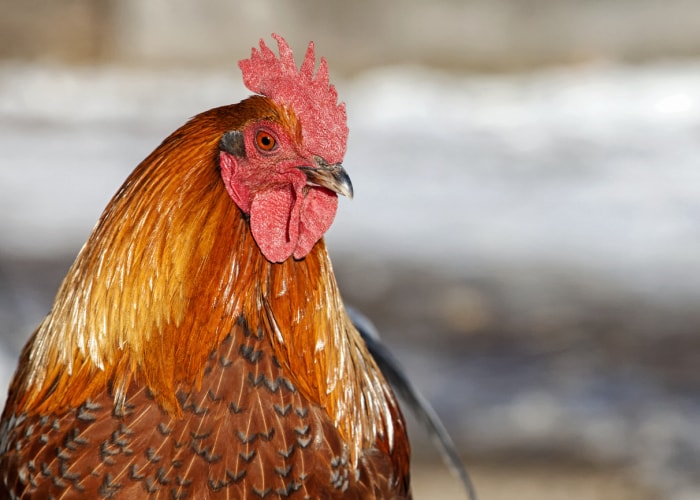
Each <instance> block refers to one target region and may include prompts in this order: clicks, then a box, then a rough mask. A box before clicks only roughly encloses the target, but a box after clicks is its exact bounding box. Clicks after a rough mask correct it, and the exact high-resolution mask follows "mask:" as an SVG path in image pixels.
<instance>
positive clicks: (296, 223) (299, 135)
mask: <svg viewBox="0 0 700 500" xmlns="http://www.w3.org/2000/svg"><path fill="white" fill-rule="evenodd" d="M273 37H274V38H275V39H276V40H277V42H278V47H279V57H277V56H276V55H275V54H274V52H272V50H270V49H269V48H268V47H267V46H266V45H265V43H264V42H263V41H262V40H261V41H260V50H257V49H253V52H252V55H251V57H250V59H245V60H243V61H241V62H240V63H239V66H240V68H241V70H242V72H243V80H244V82H245V84H246V86H247V87H248V88H249V89H250V90H252V91H253V92H256V93H258V94H259V95H257V96H252V97H250V98H249V99H248V100H247V101H248V102H246V101H244V102H243V103H241V104H244V105H249V106H252V107H255V108H256V113H253V114H251V116H254V117H255V118H254V119H251V120H250V121H248V122H246V123H244V124H243V125H242V127H240V128H237V129H234V130H229V131H227V132H226V133H224V134H223V136H222V137H221V141H220V143H219V150H220V152H219V164H220V167H221V176H222V179H223V181H224V185H225V186H226V190H227V192H228V194H229V196H230V197H231V199H232V200H233V201H234V202H235V203H236V205H237V206H238V208H240V209H241V211H242V212H243V213H245V214H247V215H248V216H249V218H250V219H249V220H250V228H251V232H252V234H253V237H254V238H255V241H256V243H257V244H258V247H259V248H260V250H261V252H262V253H263V255H264V256H265V257H266V258H267V259H268V260H270V261H271V262H282V261H285V260H287V259H288V258H289V257H290V256H293V257H294V258H295V259H301V258H303V257H305V256H306V255H307V254H308V253H309V252H310V251H311V249H312V248H313V246H314V245H315V244H316V242H317V241H318V240H319V239H321V237H322V236H323V234H324V233H325V232H326V231H327V230H328V228H329V227H330V225H331V223H332V222H333V218H334V217H335V212H336V208H337V204H338V198H337V195H338V194H342V195H345V196H348V197H352V194H353V191H352V183H351V182H350V178H349V177H348V175H347V173H346V172H345V170H344V169H343V166H342V164H341V162H342V159H343V156H344V154H345V146H346V142H347V135H348V127H347V123H346V115H345V105H344V104H338V102H337V99H338V95H337V92H336V90H335V88H334V87H333V85H331V84H329V82H328V68H327V66H326V62H325V59H323V58H322V59H321V63H320V66H319V69H318V71H317V72H316V74H314V66H315V57H314V48H313V43H310V44H309V48H308V50H307V52H306V56H305V58H304V62H303V63H302V65H301V68H299V69H297V67H296V64H295V63H294V59H293V56H292V51H291V49H290V48H289V46H288V45H287V43H286V42H285V40H284V39H283V38H282V37H280V36H278V35H273Z"/></svg>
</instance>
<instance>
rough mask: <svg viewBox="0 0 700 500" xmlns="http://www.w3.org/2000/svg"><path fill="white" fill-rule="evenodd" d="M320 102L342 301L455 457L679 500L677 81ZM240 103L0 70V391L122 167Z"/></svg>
mask: <svg viewBox="0 0 700 500" xmlns="http://www.w3.org/2000/svg"><path fill="white" fill-rule="evenodd" d="M338 88H339V93H340V95H341V97H342V98H343V99H344V100H345V101H346V102H347V103H348V113H349V120H350V129H351V135H350V141H349V149H348V154H347V156H346V161H345V165H346V167H347V169H348V171H349V172H350V174H351V177H352V179H353V183H354V185H355V192H356V197H355V199H354V200H353V201H352V202H347V201H342V202H341V206H340V209H339V214H338V217H337V219H336V222H335V225H334V227H333V228H332V229H331V231H330V233H329V237H328V241H329V245H330V247H331V251H332V254H333V255H335V256H336V258H335V259H334V260H335V266H336V270H337V271H338V274H339V277H340V278H339V279H340V280H341V286H344V287H345V288H346V289H347V292H346V295H347V296H348V297H350V298H351V299H353V300H354V301H355V302H357V303H359V304H360V305H361V306H363V307H364V308H365V309H370V310H373V312H374V313H375V318H376V314H380V315H381V316H380V317H379V318H376V319H377V320H378V323H380V326H381V327H382V329H383V330H384V331H385V332H386V334H387V337H388V339H389V340H390V342H391V343H392V345H394V346H396V349H397V350H398V351H399V353H400V354H401V356H402V358H403V359H404V360H405V362H406V364H407V366H408V367H409V370H410V371H411V373H412V374H413V375H414V376H415V377H416V379H417V380H418V382H419V385H421V386H422V387H423V388H424V389H425V390H426V392H427V393H428V394H429V395H430V398H431V399H432V400H433V401H434V402H435V404H436V405H437V407H438V410H439V411H440V412H441V413H443V414H445V416H446V420H447V422H448V424H449V426H450V428H451V429H453V432H454V433H455V434H456V435H455V437H456V439H457V441H458V442H459V443H460V444H461V445H462V446H463V447H464V449H465V450H466V451H467V452H470V453H475V454H479V453H483V454H489V453H498V452H509V451H512V450H517V451H518V452H520V453H532V454H535V455H536V454H541V453H559V454H566V453H570V454H574V455H577V456H579V457H580V456H582V457H584V459H585V460H591V461H594V462H603V463H614V464H623V465H629V466H631V467H632V468H633V471H634V473H635V474H637V476H638V478H639V481H640V482H642V483H645V484H650V485H651V486H653V487H655V488H659V489H661V491H663V493H664V495H666V496H665V497H666V498H676V499H679V500H680V499H685V498H697V496H698V495H700V478H699V477H698V476H697V471H698V470H700V437H699V436H700V433H698V429H700V377H699V376H698V374H697V370H696V369H694V368H695V367H697V365H698V363H700V351H698V349H699V348H700V340H698V339H697V338H696V337H697V335H696V334H695V332H696V331H697V327H698V326H700V308H698V307H696V306H695V304H698V303H700V160H699V158H700V63H697V62H668V63H659V64H655V65H651V66H642V67H634V68H632V67H618V66H614V65H597V66H586V67H581V68H568V69H558V70H549V71H543V72H538V73H534V74H527V75H516V76H476V75H471V76H454V75H448V74H442V73H434V72H429V71H427V70H424V69H420V68H392V69H383V70H378V71H376V72H373V73H371V74H365V75H363V76H361V77H358V78H357V79H355V80H353V81H346V82H341V83H340V84H339V85H338ZM245 95H247V91H246V90H245V89H243V87H242V85H241V84H240V83H239V75H238V70H237V69H236V68H235V67H233V66H232V68H231V70H230V72H227V73H220V74H193V73H191V72H187V71H175V70H167V71H159V72H156V71H145V70H136V69H125V68H111V67H107V68H97V69H96V68H83V69H74V68H73V69H65V68H61V67H42V66H21V65H5V66H0V347H3V348H2V349H0V386H2V387H4V386H5V385H6V384H7V383H8V381H9V378H10V376H11V372H12V369H13V366H14V359H15V358H16V355H17V350H18V349H19V347H20V346H21V344H22V343H23V341H24V338H26V336H27V335H28V334H29V331H30V330H31V329H32V328H33V326H34V325H35V324H36V322H37V321H38V320H39V319H40V318H41V316H42V315H43V314H44V313H45V311H46V310H47V308H48V306H49V303H50V296H51V294H52V293H53V291H54V290H55V286H56V283H55V281H56V280H57V279H58V277H59V276H60V273H59V274H57V275H56V276H57V277H56V278H53V277H51V279H49V278H47V276H49V275H51V273H52V272H53V273H54V274H56V271H55V268H56V267H58V269H63V268H62V267H61V266H65V265H67V262H68V260H66V259H67V258H68V256H70V255H74V254H75V252H76V251H77V249H78V248H79V246H80V245H81V244H82V242H83V241H84V239H85V238H86V237H87V235H88V233H89V231H90V229H91V227H92V225H93V224H94V222H95V221H96V219H97V217H98V216H99V214H100V212H101V210H102V208H103V207H104V205H105V204H106V202H107V201H108V199H109V198H110V196H111V195H112V194H113V193H114V191H115V190H116V189H117V187H118V186H119V185H120V183H121V182H122V181H123V179H124V178H125V177H126V175H127V174H128V173H129V172H130V170H131V169H132V168H133V167H134V166H135V165H136V164H137V163H138V162H139V161H140V160H141V159H142V158H143V157H144V156H145V155H146V154H148V153H149V152H150V151H151V150H152V149H153V148H154V147H155V146H156V145H157V144H158V143H159V141H160V140H162V139H163V138H164V137H165V136H166V135H167V134H168V133H169V132H170V131H172V130H173V129H174V128H175V127H177V126H178V125H179V124H181V123H182V122H183V120H184V119H186V118H187V117H189V116H191V115H194V114H196V113H197V112H199V111H202V110H204V109H208V108H210V107H213V106H216V105H220V104H224V103H228V102H235V101H237V100H239V99H241V98H242V97H244V96H245ZM54 260H55V261H56V262H57V264H56V265H55V266H53V267H50V266H49V267H50V269H54V270H53V271H50V270H49V271H46V269H45V268H46V262H51V261H54ZM34 262H36V263H43V264H42V265H43V266H44V267H42V268H41V270H38V271H37V270H35V271H32V269H36V268H33V267H32V266H33V264H32V263H34ZM37 265H38V264H37ZM44 271H46V272H44ZM28 277H31V279H30V278H28ZM47 280H48V281H49V282H50V284H49V285H46V281H47ZM38 284H41V286H43V287H44V288H41V287H40V286H39V285H38ZM46 286H48V288H49V289H48V292H47V291H46ZM40 288H41V290H40ZM387 318H392V319H387ZM435 333H442V336H441V337H439V338H440V339H442V340H441V342H440V343H434V342H433V340H432V339H433V338H435V337H434V335H435ZM421 336H422V339H421ZM403 337H405V338H403ZM426 337H427V338H426ZM404 340H405V342H404ZM455 394H458V395H459V397H455ZM2 397H4V395H3V396H0V398H2Z"/></svg>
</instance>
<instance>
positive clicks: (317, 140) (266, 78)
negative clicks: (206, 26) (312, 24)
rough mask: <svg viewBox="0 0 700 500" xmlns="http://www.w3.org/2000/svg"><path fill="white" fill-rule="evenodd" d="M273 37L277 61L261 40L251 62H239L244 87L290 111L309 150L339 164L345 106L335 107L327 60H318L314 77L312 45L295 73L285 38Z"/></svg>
mask: <svg viewBox="0 0 700 500" xmlns="http://www.w3.org/2000/svg"><path fill="white" fill-rule="evenodd" d="M272 37H273V38H274V39H275V40H277V47H278V49H279V53H280V55H279V58H278V57H277V56H276V55H275V53H274V52H272V50H270V49H269V48H268V47H267V46H266V45H265V42H264V41H263V40H262V39H261V40H260V50H258V49H256V48H253V51H252V54H251V56H250V59H243V60H242V61H240V62H239V63H238V66H239V67H240V68H241V71H242V72H243V82H244V83H245V86H246V87H248V89H250V90H251V91H253V92H256V93H258V94H262V95H264V96H266V97H269V98H270V99H272V100H273V101H277V102H278V103H281V104H284V105H285V106H287V107H288V108H290V109H291V110H292V111H293V112H294V114H295V115H296V117H297V119H298V120H299V122H300V123H301V130H302V136H303V139H304V144H305V145H306V147H307V148H308V150H309V151H310V152H311V153H313V154H316V155H318V156H321V157H322V158H323V159H324V160H326V161H327V162H328V163H340V162H341V161H342V160H343V156H344V155H345V144H346V142H347V139H348V126H347V118H346V115H345V104H343V103H341V104H338V93H337V92H336V90H335V87H334V86H333V85H331V84H330V83H329V82H328V66H327V64H326V59H325V58H323V57H322V58H321V63H320V64H319V67H318V71H317V72H316V75H315V77H314V66H315V64H316V57H315V55H314V43H313V42H310V43H309V48H308V49H307V50H306V55H305V56H304V62H303V63H302V64H301V68H299V70H297V67H296V64H295V63H294V58H293V57H292V49H290V48H289V45H287V42H286V41H285V40H284V38H282V37H281V36H279V35H276V34H274V33H273V34H272Z"/></svg>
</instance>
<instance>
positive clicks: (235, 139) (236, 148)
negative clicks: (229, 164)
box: [219, 130, 246, 158]
mask: <svg viewBox="0 0 700 500" xmlns="http://www.w3.org/2000/svg"><path fill="white" fill-rule="evenodd" d="M219 149H221V150H222V151H226V152H227V153H229V154H231V155H233V156H236V157H238V158H245V156H246V154H245V141H244V140H243V132H241V131H240V130H229V131H228V132H226V133H225V134H224V135H222V136H221V140H220V141H219Z"/></svg>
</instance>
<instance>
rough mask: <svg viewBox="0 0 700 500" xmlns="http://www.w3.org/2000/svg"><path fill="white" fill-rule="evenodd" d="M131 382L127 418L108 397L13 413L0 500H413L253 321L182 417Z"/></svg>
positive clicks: (229, 340)
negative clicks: (60, 411) (284, 363)
mask: <svg viewBox="0 0 700 500" xmlns="http://www.w3.org/2000/svg"><path fill="white" fill-rule="evenodd" d="M132 386H133V387H132V389H131V390H130V393H129V396H128V400H127V405H126V410H125V412H124V415H121V416H116V415H114V413H113V407H114V404H113V399H112V397H111V396H110V395H109V394H108V393H106V392H105V393H103V394H101V395H100V396H99V397H97V398H94V399H93V400H90V401H88V402H86V403H84V404H83V405H81V406H80V407H78V408H74V409H72V410H71V411H70V412H68V413H67V414H64V415H61V416H56V415H43V416H42V415H38V416H31V417H29V416H27V415H19V416H18V415H9V414H6V415H4V416H3V423H2V425H3V427H4V428H3V429H0V433H1V434H2V435H5V439H4V442H2V443H0V447H2V448H0V452H2V454H1V455H0V471H2V472H1V474H2V480H3V481H2V482H1V483H0V498H50V497H55V498H198V499H199V498H329V497H342V498H362V499H366V498H406V497H409V493H408V492H406V491H402V488H405V485H406V484H407V483H408V480H407V477H401V478H399V476H400V475H402V473H403V471H397V470H396V469H395V467H394V465H392V461H391V458H390V457H389V456H388V455H387V454H386V453H384V452H382V451H380V449H379V448H377V449H372V450H365V451H364V452H363V453H362V455H361V458H360V460H359V463H358V467H357V468H354V467H353V465H352V463H351V461H350V459H349V455H348V449H347V445H346V444H345V443H344V442H343V441H342V438H341V436H340V435H339V433H338V431H337V430H336V429H335V427H334V426H333V423H332V422H331V420H330V419H329V417H328V415H327V414H326V413H325V411H324V410H323V409H322V408H320V407H319V406H318V405H315V404H312V403H310V402H309V401H308V400H307V399H305V398H304V397H303V396H302V394H301V393H300V392H299V391H297V390H296V388H295V387H294V385H293V384H292V383H291V382H290V381H289V379H288V378H287V377H286V376H285V373H284V370H283V369H282V367H281V366H280V364H279V363H278V362H277V360H276V359H275V357H274V354H273V351H272V348H271V345H270V343H269V340H268V339H267V338H266V337H265V334H264V333H263V332H261V331H258V332H253V331H251V330H250V329H249V328H248V327H247V325H246V322H245V321H244V320H243V318H240V319H239V321H238V322H237V323H236V325H235V326H234V328H233V331H232V332H231V334H230V335H229V336H227V337H226V338H225V340H224V341H223V342H222V344H221V345H220V346H219V348H218V349H217V350H216V351H214V352H212V354H211V356H210V357H209V360H208V362H207V366H206V369H205V372H204V376H203V378H202V383H201V389H199V390H192V391H191V392H184V391H182V390H181V391H179V393H178V399H179V401H180V403H181V405H182V408H183V414H184V415H183V417H182V418H179V419H178V418H171V417H169V416H168V415H167V414H166V413H164V412H163V411H162V410H161V409H160V408H159V407H158V405H157V404H156V403H155V402H154V401H153V399H152V397H151V396H150V395H149V394H148V391H147V390H145V389H144V388H143V387H140V388H139V387H138V386H136V384H132ZM10 407H11V405H10V404H8V405H7V407H6V413H7V412H8V410H9V408H10ZM401 437H402V438H403V437H404V436H401ZM380 448H381V446H380ZM3 484H4V485H5V486H4V487H5V488H7V490H6V491H5V492H3V491H1V490H2V489H3Z"/></svg>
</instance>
